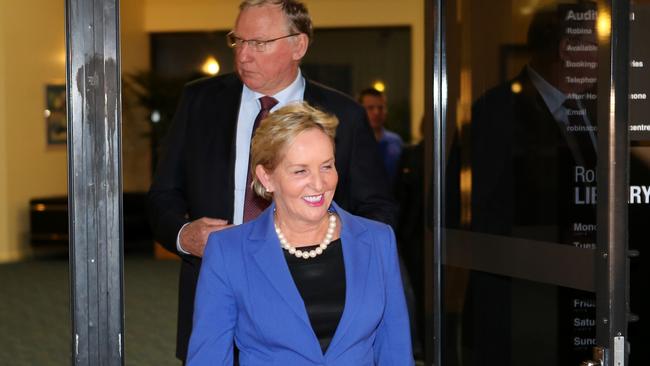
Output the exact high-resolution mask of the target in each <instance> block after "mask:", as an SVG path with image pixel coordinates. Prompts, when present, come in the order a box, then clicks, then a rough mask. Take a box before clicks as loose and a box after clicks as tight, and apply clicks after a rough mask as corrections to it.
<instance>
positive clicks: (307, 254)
mask: <svg viewBox="0 0 650 366" xmlns="http://www.w3.org/2000/svg"><path fill="white" fill-rule="evenodd" d="M329 215H330V216H329V225H328V226H327V233H326V234H325V238H323V241H322V242H321V243H320V245H319V246H317V247H316V249H312V250H310V251H307V250H300V249H296V248H295V247H293V246H291V244H289V242H288V241H287V238H285V237H284V234H282V231H280V227H279V226H278V224H277V223H275V224H274V225H275V233H276V234H277V235H278V239H279V240H280V245H281V246H282V248H283V249H285V250H286V251H288V252H289V254H292V255H295V256H296V257H298V258H303V259H309V258H315V257H316V256H318V255H320V254H323V251H324V250H325V249H327V246H328V245H330V242H331V241H332V237H333V236H334V229H336V215H334V212H330V213H329Z"/></svg>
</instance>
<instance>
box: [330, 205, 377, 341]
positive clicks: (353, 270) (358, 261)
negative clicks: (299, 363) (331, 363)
mask: <svg viewBox="0 0 650 366" xmlns="http://www.w3.org/2000/svg"><path fill="white" fill-rule="evenodd" d="M332 205H333V207H334V208H335V210H336V212H337V213H338V214H339V217H340V218H341V244H342V245H343V261H344V265H345V307H344V309H343V315H342V316H341V320H340V321H339V325H338V327H337V328H336V332H335V333H334V338H332V342H331V344H330V346H329V347H328V349H327V354H334V353H335V352H338V351H337V346H338V344H339V343H340V342H341V340H342V339H343V337H345V334H346V332H347V330H348V329H349V328H350V326H352V324H353V322H354V319H355V318H356V317H357V315H356V314H357V313H358V312H359V308H360V304H361V300H362V299H363V297H364V296H365V290H366V283H367V279H368V266H369V263H370V256H369V253H368V251H369V249H370V242H369V240H370V238H369V236H368V235H367V232H366V229H365V228H364V227H363V226H361V225H359V223H358V222H357V220H356V219H355V218H354V217H353V216H351V215H350V214H348V213H347V212H345V211H343V210H342V209H341V208H340V207H339V206H338V205H336V204H335V203H333V204H332Z"/></svg>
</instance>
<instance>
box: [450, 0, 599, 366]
mask: <svg viewBox="0 0 650 366" xmlns="http://www.w3.org/2000/svg"><path fill="white" fill-rule="evenodd" d="M596 10H597V8H596V4H595V3H592V2H585V1H580V2H577V3H573V4H567V3H566V1H562V2H560V1H557V2H554V1H523V0H499V1H489V2H486V1H481V0H465V1H460V0H458V1H449V2H448V6H447V7H446V14H445V21H446V28H445V29H446V35H445V37H446V40H445V41H446V43H447V50H446V52H447V68H448V75H447V76H448V83H449V97H448V108H447V113H448V114H447V120H446V123H447V126H446V128H447V132H448V133H447V136H449V141H447V145H448V149H447V151H448V161H447V170H446V175H445V177H444V179H445V181H446V187H445V192H444V194H443V197H444V199H445V200H446V202H445V209H446V210H445V215H444V220H445V229H446V230H445V232H444V233H445V234H444V236H443V253H444V255H445V257H444V264H443V268H442V270H443V272H442V279H443V300H442V301H443V319H442V322H443V333H442V339H443V351H444V353H443V355H444V359H443V364H444V365H526V366H531V365H540V366H541V365H579V364H580V362H581V361H584V360H586V359H590V358H591V357H590V356H591V349H592V346H594V345H595V336H596V322H595V314H596V302H595V296H594V293H593V291H594V265H593V263H594V262H593V259H594V249H595V243H596V123H597V117H596V102H597V92H596V86H597V85H596V84H597V83H596V82H597V70H598V52H597V51H598V42H597V37H596V34H597V33H596V24H597V11H596Z"/></svg>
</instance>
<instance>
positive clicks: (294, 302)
mask: <svg viewBox="0 0 650 366" xmlns="http://www.w3.org/2000/svg"><path fill="white" fill-rule="evenodd" d="M274 208H275V204H272V205H271V206H269V208H267V209H266V210H265V211H264V212H263V213H262V214H261V216H260V219H259V220H257V221H255V223H254V226H253V228H252V229H251V232H250V235H249V240H250V241H251V243H252V245H251V253H250V254H251V255H252V256H253V258H254V260H255V263H257V265H258V266H259V267H260V269H261V271H262V272H263V273H264V275H265V276H266V278H267V279H268V280H269V282H271V284H272V285H273V287H274V288H275V290H276V291H277V292H278V293H279V294H280V296H281V297H282V299H284V301H285V302H286V303H287V305H288V307H289V308H290V309H291V310H293V312H294V313H295V314H296V316H298V318H300V319H301V320H302V321H303V322H304V323H305V325H306V326H307V327H310V328H309V329H311V324H310V322H309V318H308V317H307V312H306V310H305V305H304V302H303V301H302V297H301V296H300V293H299V292H298V289H297V288H296V285H295V283H294V282H293V278H292V277H291V272H290V271H289V266H288V265H287V261H286V260H285V259H284V253H283V252H282V249H281V247H280V242H279V241H278V238H277V236H276V234H275V229H274V226H273V209H274Z"/></svg>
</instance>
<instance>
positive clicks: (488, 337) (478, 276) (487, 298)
mask: <svg viewBox="0 0 650 366" xmlns="http://www.w3.org/2000/svg"><path fill="white" fill-rule="evenodd" d="M513 85H516V86H517V87H513ZM592 121H595V119H592ZM564 128H566V127H565V125H564V124H563V122H558V121H556V120H555V118H554V116H553V115H552V113H551V111H549V109H548V107H547V105H546V103H545V102H544V100H543V98H542V96H541V94H540V93H539V92H538V91H537V89H536V88H535V86H534V84H533V83H532V81H531V79H530V77H529V75H528V71H527V70H526V69H524V70H523V71H522V72H521V73H520V74H519V75H518V76H517V77H516V78H515V79H513V80H511V81H509V82H507V83H504V84H502V85H499V86H497V87H495V88H493V89H490V90H489V91H487V92H486V93H485V94H484V95H482V96H481V97H480V98H479V99H478V100H477V101H476V102H475V103H474V104H473V106H472V124H471V137H470V140H471V144H470V160H471V167H472V197H471V208H472V210H471V217H472V221H471V229H472V230H473V231H477V232H483V233H489V234H496V235H503V236H510V237H516V238H527V239H533V240H540V241H545V242H555V243H565V244H570V243H571V242H572V241H573V240H574V237H575V234H574V233H572V231H573V230H572V224H573V222H580V221H581V220H579V219H578V217H580V218H582V219H584V220H586V221H583V222H590V221H589V220H592V222H595V216H593V214H595V210H593V208H591V207H587V206H585V207H577V206H576V205H574V204H573V203H572V201H573V199H574V197H573V192H574V191H573V189H574V188H575V187H576V186H578V185H579V184H578V183H575V182H574V181H573V174H574V173H573V172H574V168H575V166H576V164H577V163H576V160H575V158H574V156H573V154H572V153H571V150H570V148H569V143H568V142H567V139H572V138H573V137H572V136H571V135H570V134H564V133H563V129H564ZM588 216H589V217H591V218H590V219H589V218H587V217H588ZM513 291H514V290H513V288H512V287H511V285H510V282H509V279H508V278H506V277H502V276H495V275H492V274H488V273H483V272H478V271H476V272H472V273H471V277H470V282H469V285H468V290H467V295H466V296H467V298H466V302H465V307H464V315H463V316H464V317H463V322H464V327H466V329H465V331H464V333H465V334H468V335H469V337H468V338H467V339H465V340H464V342H466V343H468V344H470V345H471V346H468V347H470V348H472V349H473V352H472V355H471V356H470V357H468V359H467V361H468V364H469V365H485V364H490V365H492V364H494V365H510V364H511V363H512V359H511V347H512V344H513V343H512V342H511V337H512V336H514V335H513V334H512V333H511V332H512V323H511V322H512V313H513V308H511V306H512V305H511V304H512V303H513V302H512V301H513V300H512V299H513V298H515V297H513ZM569 296H573V297H575V296H580V295H576V294H575V293H569V294H566V293H563V292H560V295H559V296H558V298H559V299H560V300H557V301H558V304H560V305H559V307H558V313H559V314H560V315H558V319H559V320H558V324H559V327H560V330H559V334H560V336H558V337H565V334H571V333H568V332H567V331H566V330H565V329H563V328H562V327H563V326H565V325H566V324H571V319H572V318H571V317H570V315H574V316H575V314H568V312H567V311H566V309H568V308H569V307H568V306H565V305H568V302H567V303H563V302H562V301H566V300H563V299H566V298H569ZM495 334H498V335H499V336H498V337H495ZM558 344H559V351H558V352H565V350H566V349H567V348H568V345H570V343H569V342H567V339H566V338H561V340H560V343H558ZM566 357H568V356H566ZM560 359H566V358H560ZM485 360H490V362H489V363H486V361H485Z"/></svg>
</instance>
